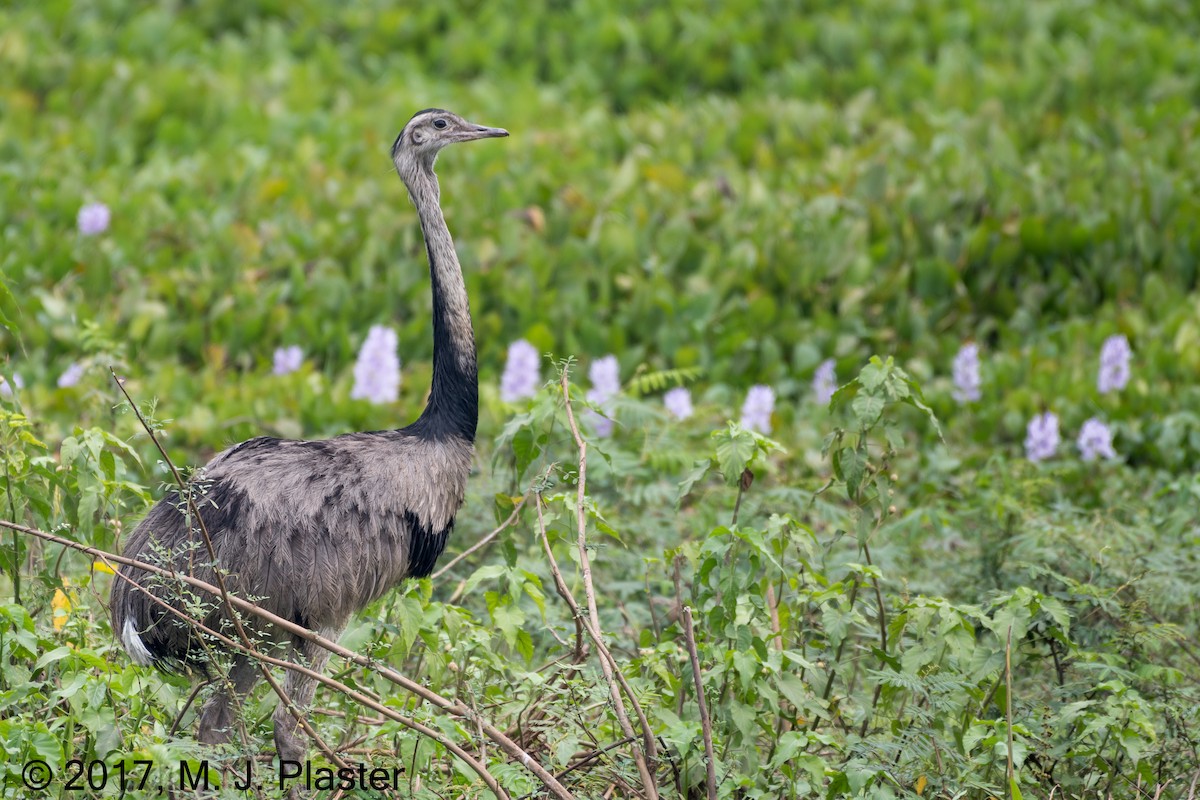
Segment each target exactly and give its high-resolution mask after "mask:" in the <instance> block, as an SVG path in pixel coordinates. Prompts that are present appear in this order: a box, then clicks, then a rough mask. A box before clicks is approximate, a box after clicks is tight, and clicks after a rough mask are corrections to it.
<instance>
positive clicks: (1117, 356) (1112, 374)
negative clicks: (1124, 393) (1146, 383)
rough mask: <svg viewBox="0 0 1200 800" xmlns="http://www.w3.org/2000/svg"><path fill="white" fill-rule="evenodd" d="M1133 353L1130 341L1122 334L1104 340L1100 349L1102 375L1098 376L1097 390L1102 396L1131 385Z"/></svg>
mask: <svg viewBox="0 0 1200 800" xmlns="http://www.w3.org/2000/svg"><path fill="white" fill-rule="evenodd" d="M1132 355H1133V351H1132V350H1130V349H1129V340H1128V339H1126V338H1125V337H1124V336H1122V335H1121V334H1117V335H1116V336H1110V337H1108V338H1107V339H1105V340H1104V346H1103V347H1101V348H1100V374H1099V375H1097V376H1096V389H1098V390H1099V392H1100V394H1108V393H1109V392H1119V391H1121V390H1122V389H1124V388H1125V384H1127V383H1129V372H1130V370H1129V359H1130V356H1132Z"/></svg>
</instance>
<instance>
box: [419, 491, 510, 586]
mask: <svg viewBox="0 0 1200 800" xmlns="http://www.w3.org/2000/svg"><path fill="white" fill-rule="evenodd" d="M526 499H527V498H525V497H522V498H521V502H519V503H517V504H516V505H515V506H513V510H512V513H511V514H509V515H508V519H506V520H504V522H501V523H500V524H499V525H498V526H497V527H496V529H495V530H494V531H492V532H491V533H489V534H487V535H486V536H484V537H483V538H482V539H480V540H479V541H478V542H476V543H475V544H473V545H471V546H470V547H468V548H467V549H466V550H463V551H462V552H461V553H459V554H458V555H456V556H455V557H454V558H452V559H450V561H449V562H448V563H447V564H446V566H444V567H442V568H441V569H439V570H438V571H437V572H435V573H433V574H432V575H430V576H429V580H431V581H436V580H437V579H438V578H440V577H442V576H443V575H445V574H446V573H447V572H449V571H450V570H451V569H453V568H454V567H455V566H457V565H458V563H459V562H460V561H462V560H463V559H464V558H468V557H469V556H471V554H473V553H476V552H478V551H479V550H480V549H481V548H483V547H486V546H487V545H488V544H490V543H491V541H492V540H493V539H495V538H496V537H497V536H499V535H500V532H501V531H503V530H504V529H505V528H507V527H508V526H509V525H512V524H513V522H514V521H515V520H516V519H517V514H519V513H520V512H521V508H522V507H523V506H524V505H525V500H526Z"/></svg>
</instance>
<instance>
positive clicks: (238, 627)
mask: <svg viewBox="0 0 1200 800" xmlns="http://www.w3.org/2000/svg"><path fill="white" fill-rule="evenodd" d="M108 371H109V374H111V375H112V378H113V382H114V383H116V384H117V388H118V389H120V390H121V394H123V395H125V400H126V401H128V403H129V407H130V408H132V409H133V413H134V414H136V415H137V418H138V422H140V423H141V424H142V428H143V429H145V431H146V433H147V435H149V437H150V441H152V442H154V446H155V447H157V448H158V452H159V453H160V454H162V457H163V460H164V461H165V462H166V464H167V466H168V467H170V469H171V474H172V475H173V476H174V477H175V483H176V484H178V486H179V493H180V496H181V497H183V498H184V499H185V500H186V501H187V507H188V514H189V515H190V516H191V517H192V518H193V519H195V520H196V523H197V524H198V525H199V527H200V534H201V536H202V538H203V539H204V547H205V549H206V550H207V551H208V557H209V559H210V560H211V562H212V565H213V576H214V577H215V578H216V580H217V587H218V588H219V589H220V594H219V596H220V598H221V604H222V605H224V606H225V613H226V614H227V615H228V616H229V619H230V621H232V622H233V629H234V630H235V631H237V636H238V638H239V639H241V640H242V644H244V645H245V646H246V647H250V646H251V643H250V637H249V636H248V635H247V634H246V630H245V628H243V627H242V621H241V620H240V619H238V616H237V614H235V613H233V606H231V605H230V603H229V589H228V587H226V585H225V576H224V574H223V573H222V572H221V569H220V567H219V566H217V551H216V548H214V547H213V543H212V537H211V536H210V535H209V533H208V525H206V524H205V523H204V518H203V517H201V516H200V509H199V508H197V507H196V499H195V497H194V496H193V495H192V492H191V490H190V489H189V487H188V485H187V484H186V483H185V482H184V480H183V476H182V475H180V474H179V470H178V469H176V468H175V463H174V462H173V461H171V457H170V456H169V455H167V451H166V448H164V447H163V446H162V442H160V441H159V440H158V436H156V435H155V434H154V429H153V428H151V427H150V423H148V422H147V421H146V418H145V417H144V416H142V411H141V409H139V408H138V407H137V403H135V402H133V398H132V397H130V395H129V392H127V391H126V390H125V384H123V383H122V382H121V379H120V378H118V377H117V371H116V369H114V368H113V367H109V368H108ZM188 529H189V538H190V532H191V525H189V526H188ZM64 552H65V551H64ZM258 668H259V670H260V671H261V672H262V675H263V678H264V679H266V681H267V684H268V685H269V686H270V687H271V691H273V692H274V693H275V696H276V697H278V698H279V702H280V703H283V707H284V708H286V709H287V710H288V712H289V713H291V715H292V717H294V718H295V720H296V723H297V724H298V725H299V726H300V727H301V728H303V729H304V732H305V733H307V734H308V736H309V738H311V739H312V740H313V741H314V742H316V744H317V747H318V749H320V751H321V752H322V753H324V754H325V757H326V758H328V759H329V760H330V761H332V762H333V763H334V764H336V765H337V766H338V768H339V769H345V768H348V765H347V764H346V762H344V761H342V759H341V758H340V757H339V756H338V754H337V753H335V752H334V751H333V748H331V747H330V746H329V745H328V743H326V741H325V740H324V739H323V738H321V737H320V736H319V735H318V734H317V731H316V730H315V729H314V728H313V727H312V725H310V724H309V723H308V719H307V718H306V717H305V716H304V712H302V711H301V710H300V709H299V708H297V707H296V704H295V703H293V702H292V698H291V697H289V696H288V694H287V692H286V691H285V690H284V688H283V687H282V686H280V685H279V683H278V682H277V681H276V680H275V678H274V676H272V675H271V671H270V670H269V669H267V668H266V667H264V666H263V665H262V662H259V665H258ZM225 680H226V682H228V680H229V678H228V676H226V678H225ZM231 688H232V687H231ZM234 696H235V698H236V694H235V695H234ZM238 705H239V706H240V705H241V701H240V699H239V700H238Z"/></svg>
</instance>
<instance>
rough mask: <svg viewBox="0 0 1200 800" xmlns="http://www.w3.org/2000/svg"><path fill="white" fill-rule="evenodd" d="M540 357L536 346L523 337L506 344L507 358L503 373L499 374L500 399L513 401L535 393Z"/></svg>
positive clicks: (538, 376)
mask: <svg viewBox="0 0 1200 800" xmlns="http://www.w3.org/2000/svg"><path fill="white" fill-rule="evenodd" d="M540 364H541V359H540V358H539V357H538V351H537V348H535V347H534V346H533V345H531V344H530V343H529V342H527V341H525V340H524V339H517V340H516V341H515V342H513V343H512V344H510V345H509V346H508V360H507V361H505V362H504V374H503V375H501V376H500V399H501V400H503V401H504V402H506V403H515V402H516V401H518V400H524V399H525V398H527V397H533V396H534V395H535V394H537V390H538V385H539V384H540V383H541V376H540V375H539V372H538V368H539V366H540Z"/></svg>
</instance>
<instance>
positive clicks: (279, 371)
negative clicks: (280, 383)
mask: <svg viewBox="0 0 1200 800" xmlns="http://www.w3.org/2000/svg"><path fill="white" fill-rule="evenodd" d="M303 363H304V351H302V350H301V349H300V345H298V344H294V345H292V346H291V347H276V348H275V357H274V359H273V363H272V367H271V372H272V374H275V375H290V374H292V373H293V372H295V371H296V370H298V369H300V365H301V364H303Z"/></svg>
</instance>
